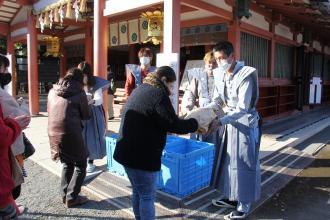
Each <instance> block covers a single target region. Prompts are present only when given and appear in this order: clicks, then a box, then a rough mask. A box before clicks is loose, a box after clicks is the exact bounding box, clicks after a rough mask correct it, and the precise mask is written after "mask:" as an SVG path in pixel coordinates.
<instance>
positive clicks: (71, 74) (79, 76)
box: [64, 67, 84, 85]
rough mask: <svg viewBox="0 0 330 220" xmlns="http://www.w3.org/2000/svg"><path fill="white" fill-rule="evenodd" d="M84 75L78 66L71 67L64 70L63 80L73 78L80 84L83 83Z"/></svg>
mask: <svg viewBox="0 0 330 220" xmlns="http://www.w3.org/2000/svg"><path fill="white" fill-rule="evenodd" d="M83 79H84V76H83V72H82V71H81V70H80V69H79V68H75V67H74V68H71V69H69V70H68V71H67V72H66V75H65V76H64V80H74V81H76V82H78V83H80V84H81V85H84V81H83Z"/></svg>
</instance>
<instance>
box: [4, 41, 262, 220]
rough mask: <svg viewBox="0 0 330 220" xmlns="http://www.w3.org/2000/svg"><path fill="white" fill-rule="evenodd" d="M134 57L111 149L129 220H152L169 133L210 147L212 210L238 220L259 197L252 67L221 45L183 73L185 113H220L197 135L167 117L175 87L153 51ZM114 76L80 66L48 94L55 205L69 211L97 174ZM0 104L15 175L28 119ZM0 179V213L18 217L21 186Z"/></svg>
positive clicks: (185, 122) (191, 126) (194, 125)
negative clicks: (127, 186)
mask: <svg viewBox="0 0 330 220" xmlns="http://www.w3.org/2000/svg"><path fill="white" fill-rule="evenodd" d="M138 57H139V61H140V65H136V64H127V65H126V84H125V93H126V97H127V103H126V105H125V108H124V112H123V114H122V119H121V125H120V130H119V136H118V139H117V147H116V150H115V152H114V159H115V160H116V161H118V162H119V163H120V164H122V165H123V166H124V168H125V171H126V173H127V176H128V179H129V181H130V183H131V185H132V191H133V194H132V206H133V211H134V214H135V218H136V219H147V220H149V219H150V220H151V219H155V206H154V202H155V195H156V178H157V173H158V172H159V171H160V167H161V155H162V152H163V149H164V147H165V144H166V135H167V133H168V132H170V133H177V134H186V133H192V134H191V138H194V139H198V140H200V141H206V142H210V143H214V145H215V159H214V165H213V172H212V179H211V185H212V187H214V188H216V189H218V190H219V192H221V193H222V194H223V199H221V200H212V204H213V205H214V206H217V207H223V208H232V209H234V210H233V211H232V212H231V213H230V214H229V215H228V216H227V217H228V218H229V219H242V218H245V217H246V216H247V215H248V214H249V211H250V209H251V205H252V203H253V202H255V201H257V200H258V199H259V197H260V164H259V146H260V136H261V133H260V121H261V120H260V117H259V115H258V112H257V111H256V105H257V101H258V96H259V92H258V74H257V70H256V69H255V68H253V67H249V66H245V65H244V62H241V61H237V60H235V51H234V49H233V45H232V44H231V43H230V42H227V41H225V42H220V43H218V44H216V45H215V46H214V48H213V50H212V51H210V52H208V53H206V54H205V57H204V63H205V65H204V67H200V68H194V69H191V70H189V71H190V72H191V73H192V74H193V76H194V77H193V78H192V80H191V81H190V82H189V85H188V87H187V89H186V91H185V93H184V96H183V101H182V105H181V110H182V113H183V115H185V114H187V113H189V112H190V111H192V110H193V109H196V108H210V109H213V110H214V112H215V113H216V114H217V115H218V117H217V118H216V119H215V120H213V121H212V122H211V123H210V125H209V129H208V131H207V133H201V132H200V131H201V129H199V128H200V125H201V122H200V121H198V120H199V119H197V118H196V119H195V118H190V119H184V118H181V117H178V116H177V114H176V113H175V111H174V108H173V106H172V104H171V100H170V98H169V96H170V95H171V93H172V91H173V88H174V83H175V81H176V80H177V78H176V75H175V72H174V71H173V69H172V68H170V67H168V66H162V67H159V68H157V69H156V68H155V67H153V66H151V61H152V59H153V54H152V52H151V50H150V49H149V48H142V49H141V50H140V51H139V53H138ZM7 66H8V65H7ZM0 67H1V68H2V69H1V71H0V73H1V74H0V76H1V78H0V83H6V80H7V78H6V77H7V76H4V75H5V74H6V72H5V70H3V68H4V67H6V63H5V62H2V63H1V60H0ZM113 78H114V76H113V73H112V71H111V68H110V67H108V78H107V79H108V80H105V79H102V78H100V77H96V76H93V74H92V70H91V65H90V64H89V63H87V62H81V63H80V64H79V65H78V67H77V68H72V69H70V70H68V72H67V74H66V75H65V76H64V77H63V78H62V79H60V80H59V81H58V82H57V83H56V84H55V85H54V87H53V89H52V90H51V91H50V92H49V95H48V103H47V111H48V115H49V116H48V135H49V141H50V147H51V158H52V159H53V160H54V161H58V160H59V161H60V162H61V163H62V164H63V168H62V177H61V185H60V192H61V198H62V202H63V203H64V204H65V205H66V207H68V208H70V207H73V206H77V205H81V204H84V203H86V202H87V201H88V199H87V198H86V197H83V196H80V195H79V194H80V190H81V187H82V184H83V181H84V179H85V176H86V173H88V172H93V171H94V170H95V165H94V160H95V159H101V158H103V157H104V156H105V155H106V146H105V133H106V124H105V123H106V120H107V119H109V120H112V119H113V118H114V115H113V95H114V83H113ZM3 81H4V82H3ZM7 81H8V80H7ZM105 90H107V92H108V94H109V103H110V105H109V106H110V108H109V109H108V117H109V118H106V116H105V115H106V114H105V112H104V110H103V96H102V94H103V91H105ZM0 91H1V92H2V90H1V89H0ZM0 98H1V102H0V105H1V106H2V111H1V112H0V113H1V114H0V116H1V117H0V125H1V126H3V127H4V129H6V130H4V131H6V132H7V133H8V134H10V135H7V137H6V142H4V143H5V144H4V147H2V148H1V149H0V153H1V155H0V157H1V158H5V159H4V161H9V158H10V156H11V152H12V153H14V155H15V156H16V158H17V159H16V162H17V163H18V164H19V165H20V167H21V168H22V167H23V165H22V164H20V159H19V157H17V156H18V155H19V154H20V153H21V151H19V150H17V151H16V148H15V144H13V143H14V142H15V141H17V142H19V144H18V145H17V146H20V144H22V142H21V141H20V132H21V129H24V128H25V127H26V126H27V124H28V123H29V116H27V115H26V114H25V113H24V112H20V111H18V109H19V107H18V106H17V105H16V104H15V105H13V106H14V107H13V108H14V109H17V114H16V115H15V116H9V115H8V114H7V113H6V110H5V109H4V106H5V108H6V107H7V105H4V104H3V98H2V96H0ZM6 114H7V115H6ZM1 132H2V130H1ZM0 134H1V135H4V134H3V133H0ZM1 144H3V143H1ZM10 145H11V146H12V148H11V150H10V149H9V146H10ZM8 163H9V162H8ZM0 165H1V166H3V167H4V168H3V169H0V172H5V173H4V174H3V175H5V176H7V177H8V174H9V173H10V169H11V168H10V167H8V164H4V163H3V161H1V163H0ZM6 181H7V183H5V184H6V186H2V185H0V187H4V188H6V189H7V191H4V192H5V194H6V195H5V196H6V197H4V198H6V199H4V200H0V213H1V215H3V213H6V214H7V215H8V216H15V215H16V213H17V212H19V211H17V212H16V211H15V212H14V211H13V209H15V210H17V205H15V202H14V198H15V197H14V194H13V193H14V192H15V190H14V189H15V188H14V186H18V185H19V184H16V185H15V184H13V180H11V179H10V177H8V179H7V180H6ZM1 184H3V183H2V182H1ZM13 190H14V191H13ZM9 192H11V194H9ZM1 193H2V191H1Z"/></svg>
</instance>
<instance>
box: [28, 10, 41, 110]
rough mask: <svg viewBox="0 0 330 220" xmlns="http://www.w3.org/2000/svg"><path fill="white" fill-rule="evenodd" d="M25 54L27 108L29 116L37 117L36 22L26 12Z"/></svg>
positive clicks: (30, 14)
mask: <svg viewBox="0 0 330 220" xmlns="http://www.w3.org/2000/svg"><path fill="white" fill-rule="evenodd" d="M27 53H28V54H27V57H28V66H27V67H28V88H29V103H30V104H29V108H30V113H31V115H37V114H38V113H39V93H38V41H37V29H36V20H35V16H34V15H33V14H32V12H31V11H29V12H28V33H27Z"/></svg>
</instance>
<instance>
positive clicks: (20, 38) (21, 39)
mask: <svg viewBox="0 0 330 220" xmlns="http://www.w3.org/2000/svg"><path fill="white" fill-rule="evenodd" d="M11 39H12V42H13V43H19V42H26V34H23V35H19V36H16V37H13V38H11Z"/></svg>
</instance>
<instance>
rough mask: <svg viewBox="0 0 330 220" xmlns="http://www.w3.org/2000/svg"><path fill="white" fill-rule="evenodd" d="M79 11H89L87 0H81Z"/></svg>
mask: <svg viewBox="0 0 330 220" xmlns="http://www.w3.org/2000/svg"><path fill="white" fill-rule="evenodd" d="M79 12H81V13H86V12H87V0H80V7H79Z"/></svg>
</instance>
